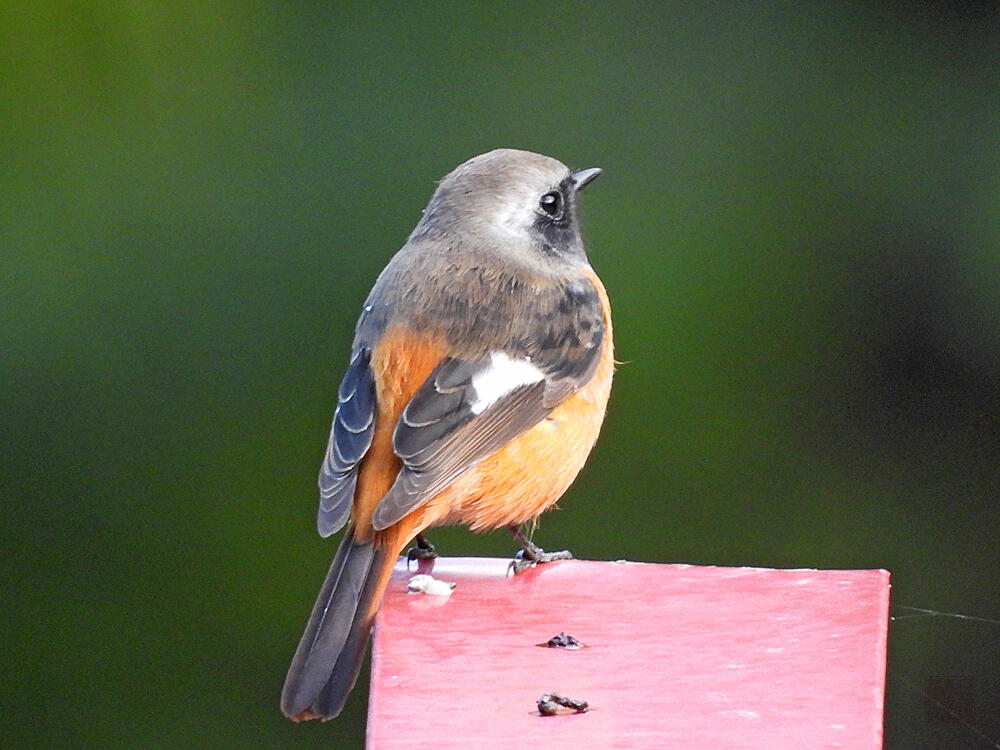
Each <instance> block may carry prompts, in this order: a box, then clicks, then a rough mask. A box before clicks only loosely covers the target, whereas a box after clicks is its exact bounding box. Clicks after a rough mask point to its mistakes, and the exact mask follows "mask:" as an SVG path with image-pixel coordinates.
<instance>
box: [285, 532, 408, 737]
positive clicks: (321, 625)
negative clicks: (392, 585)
mask: <svg viewBox="0 0 1000 750" xmlns="http://www.w3.org/2000/svg"><path fill="white" fill-rule="evenodd" d="M395 552H396V550H392V551H391V553H392V555H391V558H390V550H387V549H385V548H384V547H381V546H376V545H375V544H374V543H373V542H372V541H371V540H369V541H365V542H359V541H357V540H356V539H355V538H354V534H353V529H352V530H350V531H348V533H347V534H346V535H345V537H344V540H343V541H342V542H341V544H340V548H339V549H338V550H337V555H336V557H334V559H333V563H332V564H331V565H330V570H329V572H328V573H327V575H326V580H325V581H324V582H323V587H322V588H321V589H320V592H319V596H318V597H317V599H316V604H315V605H314V606H313V610H312V614H311V615H310V616H309V622H308V623H307V624H306V629H305V632H304V633H303V634H302V639H301V640H300V641H299V646H298V648H297V649H296V651H295V656H294V657H293V658H292V665H291V667H289V669H288V676H287V677H286V678H285V687H284V690H283V691H282V694H281V710H282V711H283V712H284V714H285V715H286V716H288V717H289V718H292V719H295V720H300V719H313V718H321V719H331V718H333V717H334V716H336V715H337V714H338V713H340V710H341V708H343V704H344V702H345V700H346V699H347V694H348V693H349V692H350V690H351V688H352V687H353V686H354V681H355V679H357V675H358V670H359V669H360V666H361V660H362V657H363V656H364V650H365V646H366V645H367V642H368V635H369V632H370V628H371V622H372V617H373V616H374V612H375V610H376V609H377V608H378V602H379V600H380V599H381V596H382V590H383V588H384V586H385V582H386V581H388V578H389V573H390V572H391V570H392V564H393V563H394V562H395V554H394V553H395Z"/></svg>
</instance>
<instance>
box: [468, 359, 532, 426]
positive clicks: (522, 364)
mask: <svg viewBox="0 0 1000 750" xmlns="http://www.w3.org/2000/svg"><path fill="white" fill-rule="evenodd" d="M544 379H545V374H544V373H543V372H542V371H541V370H539V369H538V368H537V367H535V366H534V365H533V364H531V360H530V359H527V358H525V359H511V358H510V357H508V356H507V355H506V354H505V353H504V352H493V353H491V354H490V364H489V365H488V366H487V367H486V368H485V369H483V370H480V371H479V372H477V373H476V374H475V375H473V376H472V388H473V390H474V391H475V394H476V395H475V399H474V400H473V401H472V404H471V408H472V413H473V414H482V413H483V411H484V410H485V409H486V408H487V407H489V406H492V405H493V404H495V403H496V402H497V401H499V400H500V399H501V398H503V397H504V396H506V395H507V394H508V393H510V392H511V391H513V390H515V389H516V388H520V387H521V386H523V385H531V384H532V383H537V382H539V381H540V380H544Z"/></svg>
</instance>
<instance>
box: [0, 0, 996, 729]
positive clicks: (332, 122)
mask: <svg viewBox="0 0 1000 750" xmlns="http://www.w3.org/2000/svg"><path fill="white" fill-rule="evenodd" d="M994 6H995V3H986V4H983V5H981V6H980V5H975V4H971V5H970V4H968V3H957V2H956V3H953V4H949V3H927V4H922V5H911V4H908V3H902V2H900V3H887V4H877V5H866V4H851V3H848V4H819V3H777V4H732V5H714V4H702V3H695V2H691V3H670V4H667V3H645V4H642V3H639V4H628V5H612V4H606V3H562V2H554V3H553V2H549V3H545V4H514V5H506V4H505V5H502V6H501V5H498V4H480V5H475V4H460V3H423V4H419V5H418V4H412V5H409V6H399V5H377V4H373V3H364V4H360V3H359V4H357V5H345V4H334V3H266V2H261V3H245V4H228V3H222V4H204V3H197V4H196V3H173V4H166V5H160V4H155V3H145V2H130V3H125V2H94V3H82V2H44V1H41V2H32V3H18V4H15V3H4V5H3V11H2V22H0V54H2V59H3V63H2V65H0V85H2V90H3V96H2V98H0V107H2V116H0V159H2V162H0V164H2V169H0V195H2V198H0V292H2V304H0V382H2V388H0V406H2V415H3V423H4V430H3V435H2V441H3V443H2V449H3V461H2V468H0V472H2V473H0V481H2V488H3V500H4V516H5V518H4V523H3V524H2V527H0V528H2V531H0V534H2V547H3V554H2V557H0V560H2V563H0V564H2V575H0V581H2V583H0V585H2V590H0V596H2V605H0V606H2V621H3V627H2V629H0V631H2V634H3V649H4V658H3V660H2V661H3V666H2V668H0V669H2V678H3V679H2V681H0V690H2V703H0V716H2V718H0V745H2V746H4V747H57V746H64V747H87V746H90V747H123V748H135V747H143V748H155V747H164V748H172V747H218V748H223V747H234V748H242V747H279V746H280V747H317V748H319V747H326V748H329V747H342V748H347V747H360V746H361V743H362V737H363V731H364V712H365V705H366V696H365V691H364V690H363V689H359V690H357V691H356V693H355V695H354V696H353V697H352V700H351V703H350V705H349V709H348V713H346V714H345V715H344V716H343V717H342V718H340V719H339V720H337V721H335V722H331V723H328V724H325V725H319V724H315V723H314V724H311V725H301V726H296V725H293V724H291V723H290V722H288V721H286V720H285V719H284V718H282V716H281V715H280V713H279V710H278V696H279V692H280V689H281V685H282V681H283V679H284V674H285V669H286V667H287V664H288V661H289V659H290V657H291V654H292V651H293V650H294V648H295V645H296V643H297V641H298V638H299V635H300V633H301V627H302V625H303V624H304V622H305V618H306V616H307V614H308V612H309V608H310V607H311V606H312V602H313V597H314V596H315V593H316V591H317V588H318V586H319V583H320V581H321V579H322V577H323V575H324V573H325V570H326V567H327V565H328V563H329V560H330V558H331V556H332V554H333V550H334V546H335V541H333V540H330V541H322V540H320V539H319V538H318V537H317V536H316V534H315V526H314V517H315V504H316V488H315V477H316V472H317V470H318V467H319V463H320V460H321V457H322V454H323V450H324V448H325V443H326V437H327V433H328V430H329V420H330V416H331V413H332V409H333V406H334V403H335V389H336V385H337V383H338V381H339V379H340V376H341V373H342V370H343V368H344V367H345V366H346V363H347V354H348V346H349V342H350V339H351V335H352V328H353V324H354V321H355V319H356V316H357V313H358V312H359V310H360V305H361V302H362V301H363V299H364V297H365V295H366V293H367V291H368V289H369V287H370V285H371V283H372V282H373V281H374V278H375V276H376V274H377V273H378V271H379V270H380V269H381V268H382V266H383V265H384V264H385V262H386V261H387V260H388V258H389V257H390V255H391V254H392V253H393V252H394V251H395V250H396V249H397V248H398V247H399V246H400V245H401V243H402V242H403V241H404V240H405V238H406V236H407V234H408V233H409V231H410V230H411V228H412V227H413V225H414V224H415V223H416V221H417V219H418V218H419V216H420V210H421V208H422V207H423V206H424V205H425V203H426V201H427V199H428V197H429V196H430V193H431V191H432V190H433V188H434V185H435V181H436V180H437V179H439V178H440V177H441V176H442V175H444V174H445V173H446V172H448V171H449V170H450V169H452V168H453V167H454V166H456V165H457V164H458V163H460V162H462V161H463V160H465V159H467V158H468V157H470V156H473V155H475V154H477V153H480V152H483V151H486V150H489V149H491V148H494V147H498V146H514V147H520V148H527V149H531V150H535V151H540V152H542V153H545V154H548V155H551V156H554V157H557V158H559V159H561V160H562V161H564V162H566V163H568V164H570V165H571V166H573V167H577V168H581V167H589V166H595V165H599V166H601V167H603V168H604V170H605V174H604V176H603V177H602V178H601V180H600V181H599V182H597V183H596V184H595V185H594V186H593V187H592V188H591V189H590V190H588V191H587V195H586V200H585V201H584V203H585V232H586V235H587V237H588V246H589V250H590V256H591V260H592V262H593V265H594V266H595V268H596V269H597V270H598V272H599V273H600V274H601V275H602V277H603V278H604V281H605V283H606V285H607V287H608V289H609V291H610V294H611V298H612V301H613V304H614V307H615V333H616V340H617V355H618V358H619V359H620V360H622V361H623V362H624V364H622V366H621V367H620V369H619V373H618V376H617V380H616V385H615V391H614V393H613V395H612V402H611V406H610V411H609V415H608V420H607V423H606V426H605V429H604V432H603V435H602V438H601V441H600V442H599V444H598V447H597V449H596V451H595V453H594V455H593V457H592V459H591V461H590V463H589V464H588V466H587V468H586V469H585V471H584V472H583V474H582V475H581V477H580V479H579V480H578V481H577V483H576V484H575V486H574V487H573V488H572V489H571V490H570V492H569V493H568V495H567V496H566V498H565V500H564V502H563V503H562V508H563V509H562V510H561V511H559V512H557V513H552V514H549V515H548V516H546V517H545V518H544V520H543V523H542V526H541V528H540V531H539V533H538V534H537V535H536V539H538V541H539V542H541V543H542V544H543V545H545V546H551V547H561V546H568V547H570V548H571V549H572V550H573V551H574V552H575V553H576V554H577V555H578V556H580V557H586V558H596V559H614V558H622V557H626V558H630V559H633V560H648V561H665V562H666V561H678V562H689V563H699V564H712V565H757V566H786V567H834V568H837V567H845V568H853V567H885V568H888V569H890V570H891V571H892V574H893V584H894V585H893V603H894V604H895V605H907V606H914V607H925V608H930V609H933V610H936V611H941V612H947V613H962V614H965V615H971V616H976V617H983V618H992V619H993V620H994V622H992V623H991V622H979V621H972V620H960V619H956V618H950V617H928V618H912V619H906V620H900V621H898V622H895V623H893V625H892V627H891V632H890V641H891V647H890V666H889V689H888V695H887V720H886V746H887V747H890V748H924V747H926V748H932V747H933V748H937V747H942V748H943V747H948V748H965V747H968V748H979V747H994V746H995V745H993V744H992V743H996V742H998V741H1000V739H998V738H1000V719H998V718H997V716H996V713H997V711H996V708H995V707H996V705H997V696H998V693H1000V689H998V682H1000V677H998V675H1000V626H998V624H997V623H996V618H998V613H1000V587H998V585H997V581H998V580H1000V542H998V539H1000V502H998V491H1000V400H998V393H1000V328H998V321H1000V252H998V251H1000V87H998V84H1000V65H998V63H1000V20H998V14H997V11H996V9H995V7H994ZM432 538H433V540H434V541H435V543H437V544H438V546H439V547H440V548H441V549H442V550H443V551H445V553H446V554H462V555H509V554H510V553H511V552H512V551H513V544H512V541H511V539H510V538H509V535H507V534H504V533H497V534H492V535H481V536H474V535H471V534H469V533H468V532H466V531H464V530H459V529H455V530H450V529H449V530H442V531H438V532H437V533H435V534H433V535H432ZM899 613H900V614H913V613H908V612H906V611H902V610H900V611H899ZM940 676H951V677H955V678H957V679H958V684H959V688H956V691H957V692H956V693H955V694H956V695H957V698H956V697H955V695H952V694H950V693H948V690H947V689H945V692H944V693H941V692H940V688H941V683H940V680H938V681H937V682H935V679H936V678H939V677H940ZM364 681H365V678H362V684H363V683H364ZM945 687H946V688H947V685H946V686H945ZM936 691H937V692H936ZM963 691H964V692H963ZM953 692H954V691H953ZM967 694H968V695H971V696H972V698H971V699H968V700H967V699H966V698H967ZM934 700H938V704H941V703H944V704H945V705H947V706H949V707H950V708H951V709H953V710H952V713H950V714H949V713H947V712H945V713H944V714H941V712H940V711H938V712H937V713H935V708H936V706H938V704H935V703H934ZM942 717H943V718H942ZM956 717H957V718H956ZM456 721H460V717H457V718H456Z"/></svg>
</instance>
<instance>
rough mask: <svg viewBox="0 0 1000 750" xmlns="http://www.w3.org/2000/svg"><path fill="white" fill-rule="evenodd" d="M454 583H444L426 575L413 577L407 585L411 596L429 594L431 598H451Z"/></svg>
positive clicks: (421, 574)
mask: <svg viewBox="0 0 1000 750" xmlns="http://www.w3.org/2000/svg"><path fill="white" fill-rule="evenodd" d="M454 588H455V584H454V583H449V582H448V581H442V580H439V579H437V578H435V577H434V576H429V575H427V574H426V573H420V574H418V575H415V576H413V578H411V579H410V581H409V583H407V585H406V590H407V591H409V592H410V593H411V594H427V595H429V596H451V592H452V589H454Z"/></svg>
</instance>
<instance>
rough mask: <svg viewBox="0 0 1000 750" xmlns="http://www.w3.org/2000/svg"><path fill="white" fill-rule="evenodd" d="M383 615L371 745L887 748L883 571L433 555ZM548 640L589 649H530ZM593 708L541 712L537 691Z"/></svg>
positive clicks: (581, 749) (379, 749) (389, 598)
mask: <svg viewBox="0 0 1000 750" xmlns="http://www.w3.org/2000/svg"><path fill="white" fill-rule="evenodd" d="M415 572H416V570H415V569H414V570H411V571H410V572H409V573H407V571H406V569H405V565H404V564H402V563H401V564H400V565H399V566H397V570H396V572H395V573H394V576H393V579H392V581H391V582H390V584H389V590H388V592H387V593H386V596H385V599H384V601H383V603H382V608H381V612H380V613H379V615H378V618H377V621H376V627H375V638H374V646H373V657H372V688H371V697H370V702H369V720H368V748H369V750H394V749H395V748H399V749H400V750H402V749H403V748H405V749H406V750H413V748H415V747H420V748H429V749H430V750H448V749H451V748H455V749H456V750H457V749H459V748H461V749H462V750H469V749H470V748H476V749H483V750H488V749H489V748H497V749H498V750H499V749H500V748H503V749H504V750H509V749H510V748H517V747H532V748H539V749H542V750H564V749H565V750H590V749H591V748H650V749H653V748H655V749H656V750H664V749H666V748H669V749H670V750H686V749H688V748H699V749H705V748H712V749H715V748H725V749H726V750H750V749H751V748H754V749H756V748H760V749H761V750H765V749H766V750H786V749H787V750H807V749H809V748H850V749H851V750H867V749H868V748H879V747H881V745H882V696H883V689H884V684H885V657H886V625H887V621H888V605H889V574H888V573H887V572H886V571H884V570H770V569H761V568H715V567H694V566H689V565H652V564H645V563H630V562H587V561H575V560H574V561H565V562H557V563H549V564H548V565H543V566H538V567H536V568H533V569H530V570H528V571H526V572H524V573H522V574H521V575H518V576H516V577H508V576H507V561H505V560H494V559H477V558H454V559H439V560H437V561H435V564H434V566H433V570H432V571H431V572H432V574H433V575H434V576H435V577H436V578H440V579H444V580H447V581H454V582H456V584H457V586H456V588H455V590H454V592H453V593H452V595H451V596H449V597H436V596H428V595H426V594H408V593H407V580H408V578H409V576H410V575H412V574H414V573H415ZM559 632H566V633H569V634H571V635H573V636H575V637H576V638H578V639H579V640H581V641H583V643H585V644H586V647H585V648H583V649H580V650H576V651H569V650H561V649H549V648H540V647H538V646H536V645H535V644H538V643H544V642H545V641H547V640H548V639H549V638H551V637H552V636H553V635H556V634H557V633H559ZM551 692H556V693H561V694H563V695H567V696H569V697H571V698H577V699H582V700H586V701H587V702H588V703H589V705H590V707H591V710H590V711H588V712H587V713H581V714H572V715H565V716H564V715H559V716H547V717H543V716H540V715H538V714H537V708H536V700H537V699H538V698H539V697H540V696H541V695H542V694H544V693H551Z"/></svg>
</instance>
